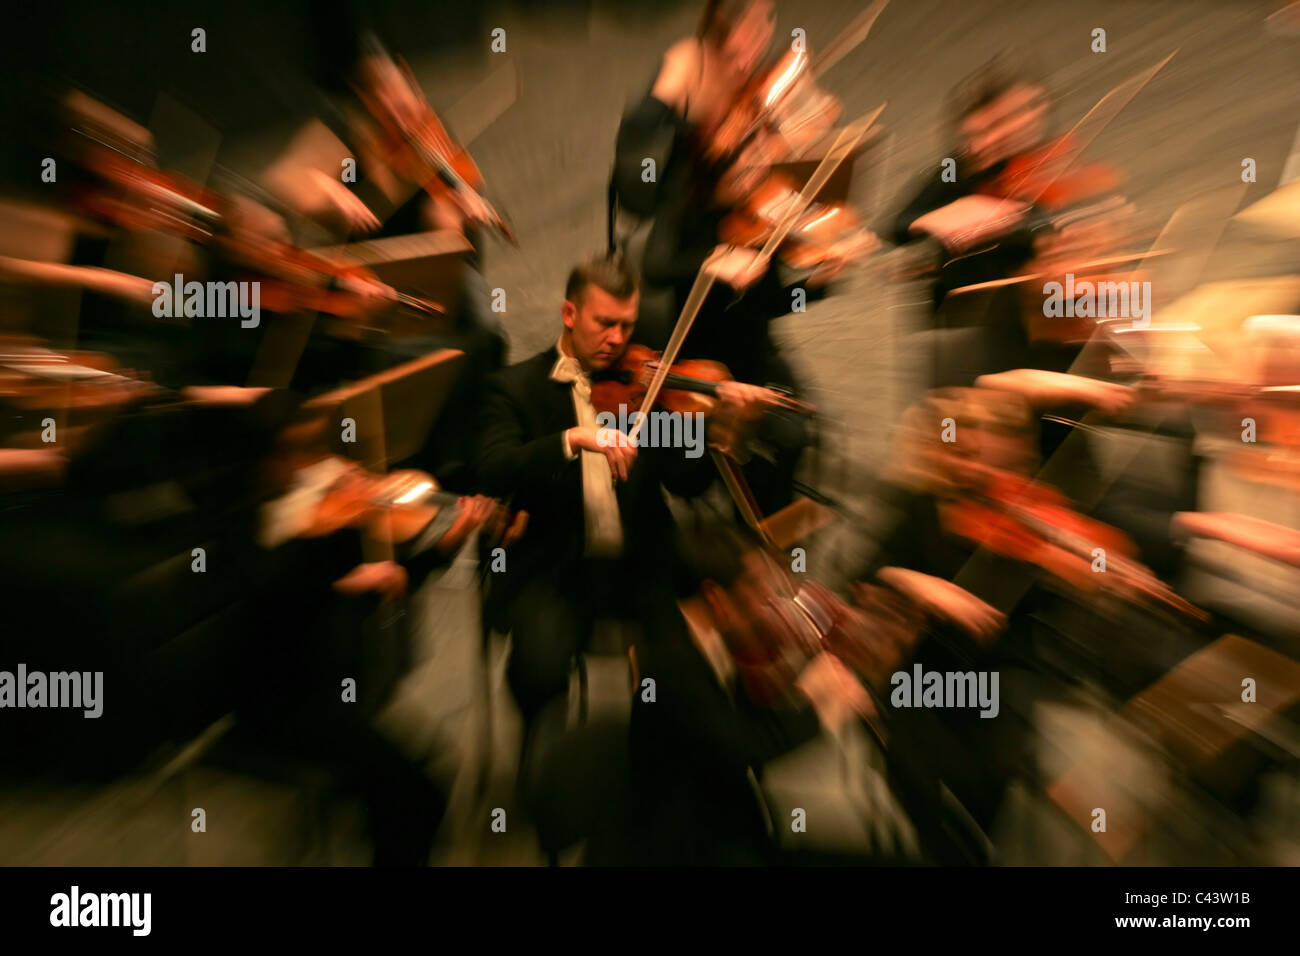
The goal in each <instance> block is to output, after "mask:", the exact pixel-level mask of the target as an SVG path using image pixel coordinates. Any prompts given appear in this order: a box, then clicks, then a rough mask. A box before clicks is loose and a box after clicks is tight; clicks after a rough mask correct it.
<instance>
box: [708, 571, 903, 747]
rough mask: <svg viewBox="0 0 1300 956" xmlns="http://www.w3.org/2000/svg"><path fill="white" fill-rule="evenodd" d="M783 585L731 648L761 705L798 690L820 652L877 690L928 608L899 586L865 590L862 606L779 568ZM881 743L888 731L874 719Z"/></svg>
mask: <svg viewBox="0 0 1300 956" xmlns="http://www.w3.org/2000/svg"><path fill="white" fill-rule="evenodd" d="M774 572H775V574H777V575H778V576H779V578H780V583H779V584H778V585H776V586H775V587H774V588H773V589H772V593H771V594H770V595H769V596H768V597H767V598H766V600H764V601H763V603H762V604H761V605H760V606H759V607H758V608H757V609H756V613H755V615H754V617H755V621H756V627H755V628H754V629H753V630H752V631H751V632H750V633H749V634H747V635H744V636H739V635H738V636H737V638H736V640H737V642H738V643H737V644H734V645H733V646H732V657H733V659H734V660H735V662H736V669H737V677H738V678H739V680H740V683H741V686H742V687H743V688H744V689H745V692H746V693H747V694H748V695H749V697H750V699H751V700H753V702H754V703H756V704H758V705H759V706H767V707H770V706H776V705H778V704H780V703H781V702H783V701H785V700H788V699H789V697H790V696H791V695H792V694H793V693H794V689H795V685H796V682H797V681H798V679H799V676H800V674H801V673H802V672H803V670H804V668H805V667H806V666H807V665H808V664H809V663H810V662H811V661H812V660H813V659H814V658H816V657H817V656H818V655H819V654H823V653H829V654H832V655H834V656H835V657H837V658H839V659H840V661H842V662H843V663H844V664H845V665H846V666H847V667H848V668H849V669H850V670H852V671H853V672H854V673H855V674H857V675H858V677H859V678H861V679H862V680H863V681H864V682H865V684H866V685H867V686H868V687H870V688H871V689H873V690H875V691H876V692H877V693H880V692H882V691H883V690H884V689H885V688H887V687H888V686H889V677H890V674H892V673H893V672H894V671H895V670H896V669H897V668H898V666H899V665H900V663H901V662H902V661H903V660H904V658H905V657H906V656H907V654H908V652H909V650H910V649H911V648H912V647H913V646H914V645H915V644H916V642H917V640H918V638H919V637H920V635H921V632H922V629H923V627H924V626H925V620H926V616H925V614H924V612H923V611H922V610H921V609H920V608H919V607H918V606H917V605H916V604H915V603H914V602H913V601H911V600H909V599H908V598H906V597H904V596H902V595H901V594H899V593H898V592H896V591H892V590H890V589H888V588H884V587H879V586H874V585H871V586H862V587H860V588H859V592H858V601H859V603H858V604H857V605H851V604H849V603H847V602H846V601H844V600H842V599H841V598H840V597H839V596H838V595H836V594H835V593H834V592H833V591H831V590H830V589H829V588H827V587H825V586H824V585H822V584H820V583H819V582H817V581H813V580H803V581H801V582H800V583H799V585H798V587H795V586H794V585H793V583H792V582H791V581H790V580H789V579H788V578H787V577H786V576H785V574H784V572H783V571H782V570H780V569H779V568H775V566H774ZM867 724H868V726H869V727H870V728H871V730H872V732H873V733H874V734H875V735H876V737H877V739H879V740H880V741H881V742H882V743H883V742H884V739H885V738H884V735H883V733H881V731H880V729H879V728H878V727H877V726H876V725H875V723H874V722H873V721H872V720H870V719H867Z"/></svg>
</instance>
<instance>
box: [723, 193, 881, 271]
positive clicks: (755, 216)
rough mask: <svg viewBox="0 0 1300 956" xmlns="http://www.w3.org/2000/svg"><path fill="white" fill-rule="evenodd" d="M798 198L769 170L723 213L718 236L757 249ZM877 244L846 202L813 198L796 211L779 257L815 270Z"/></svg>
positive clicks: (854, 255)
mask: <svg viewBox="0 0 1300 956" xmlns="http://www.w3.org/2000/svg"><path fill="white" fill-rule="evenodd" d="M799 198H800V197H799V189H798V187H797V186H796V185H795V184H794V182H793V181H791V180H790V179H789V178H788V177H785V176H782V175H780V174H779V173H773V174H771V175H770V176H768V177H767V179H766V180H764V181H763V183H762V184H761V185H760V186H759V187H758V188H756V189H755V190H753V191H752V192H751V194H750V195H749V196H748V197H747V198H746V199H745V200H744V201H743V202H742V203H740V204H739V205H738V206H736V207H735V208H733V209H732V210H731V212H729V213H728V214H727V216H726V218H725V219H723V221H722V224H721V226H720V227H719V237H720V238H721V240H722V241H723V242H725V243H728V244H730V245H734V246H747V247H749V248H761V247H762V246H763V245H764V244H765V243H766V242H767V241H768V240H769V239H770V238H771V237H772V236H773V235H774V234H775V232H776V230H777V229H778V228H779V227H780V225H781V223H782V222H783V221H784V219H785V216H786V215H787V213H788V212H789V211H790V210H791V208H792V207H793V206H794V205H795V204H796V203H797V202H798V201H799ZM878 246H879V241H878V240H877V239H876V238H875V236H874V235H872V234H871V233H870V232H868V231H867V230H866V229H865V228H864V227H863V225H862V221H861V219H859V217H858V215H857V213H856V212H854V210H853V209H852V207H850V206H849V205H848V204H846V203H838V202H837V203H818V202H814V203H811V204H810V205H808V206H807V208H805V209H804V210H803V211H802V212H800V213H798V214H797V216H796V217H795V219H794V223H793V225H792V227H791V228H790V230H789V233H788V235H787V237H786V239H785V241H784V242H783V243H782V244H781V245H780V247H779V249H778V252H777V255H778V256H779V257H780V258H781V261H783V262H784V263H785V264H786V265H788V266H790V267H791V268H794V269H813V268H815V267H816V266H818V265H820V264H821V263H822V262H825V261H826V260H827V259H831V258H838V259H856V258H859V257H861V256H863V255H866V254H868V253H871V252H873V251H875V249H876V248H877V247H878Z"/></svg>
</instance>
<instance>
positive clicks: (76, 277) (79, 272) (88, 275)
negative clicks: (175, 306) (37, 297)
mask: <svg viewBox="0 0 1300 956" xmlns="http://www.w3.org/2000/svg"><path fill="white" fill-rule="evenodd" d="M0 282H12V283H15V284H17V283H22V284H25V285H56V286H75V287H77V288H81V289H86V290H87V291H90V292H99V293H102V294H104V295H111V296H116V297H118V298H121V299H126V300H128V301H131V302H135V303H138V304H141V305H145V304H148V303H150V302H153V300H154V298H155V296H154V292H153V287H154V283H153V281H152V280H151V279H145V278H142V277H140V276H135V275H131V274H130V273H127V272H118V271H116V270H114V269H104V268H100V267H99V266H72V265H66V264H64V263H62V262H38V261H36V260H32V259H15V258H12V257H10V256H0Z"/></svg>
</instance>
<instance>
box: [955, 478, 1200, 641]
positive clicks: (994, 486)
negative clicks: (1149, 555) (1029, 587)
mask: <svg viewBox="0 0 1300 956" xmlns="http://www.w3.org/2000/svg"><path fill="white" fill-rule="evenodd" d="M969 467H970V468H971V472H970V477H971V478H973V481H971V483H970V484H969V486H968V487H967V488H966V489H965V491H964V493H963V495H962V496H961V497H959V498H957V499H955V500H952V501H948V502H945V503H944V504H943V506H942V507H941V516H942V519H943V523H944V527H945V529H946V530H947V531H948V532H949V533H950V534H953V535H956V536H957V537H960V538H964V539H965V540H967V541H970V542H971V543H973V544H975V545H977V546H979V547H981V548H986V549H987V550H989V551H991V552H993V553H994V554H997V555H1000V556H1002V557H1006V558H1011V559H1013V560H1016V561H1022V562H1024V563H1026V564H1032V565H1034V566H1035V567H1038V568H1040V569H1041V570H1043V571H1046V572H1047V573H1048V574H1050V575H1051V576H1053V577H1054V578H1056V579H1058V580H1060V581H1062V582H1064V583H1066V584H1068V585H1070V586H1071V587H1073V588H1074V589H1076V590H1078V591H1080V592H1083V593H1085V594H1098V593H1101V592H1102V591H1110V592H1113V593H1118V594H1120V595H1122V596H1124V597H1126V598H1129V599H1131V600H1137V601H1140V602H1143V603H1146V604H1148V605H1150V606H1153V607H1156V608H1158V609H1163V610H1166V611H1173V612H1176V613H1177V614H1180V615H1183V616H1185V617H1188V618H1192V619H1195V620H1199V621H1205V620H1208V615H1206V614H1205V612H1204V611H1202V610H1201V609H1200V608H1197V607H1196V606H1195V605H1193V604H1191V603H1190V602H1188V601H1186V600H1184V599H1183V598H1182V597H1180V596H1179V595H1178V594H1177V593H1175V592H1174V591H1173V589H1172V588H1170V587H1169V586H1168V585H1166V584H1165V583H1164V582H1163V581H1161V580H1160V579H1159V578H1157V577H1156V576H1155V574H1154V573H1153V572H1152V571H1151V570H1150V569H1149V568H1147V567H1146V566H1145V565H1143V564H1141V563H1140V562H1139V561H1138V560H1137V558H1136V556H1137V547H1136V545H1134V543H1133V541H1132V540H1131V539H1130V538H1129V537H1128V535H1126V534H1125V533H1124V532H1122V531H1120V530H1119V529H1117V528H1113V527H1111V526H1110V525H1107V524H1103V523H1102V522H1100V521H1096V520H1094V519H1092V518H1088V517H1086V516H1084V515H1081V514H1079V513H1078V512H1076V511H1075V510H1074V509H1072V508H1071V507H1070V505H1069V502H1068V501H1067V499H1066V498H1065V496H1064V495H1062V494H1061V493H1060V492H1059V491H1057V490H1056V489H1054V488H1052V487H1050V486H1049V485H1046V484H1043V483H1042V482H1038V481H1034V480H1032V479H1029V478H1025V477H1023V476H1021V475H1017V474H1013V473H1011V472H1007V471H1003V470H1001V469H998V468H992V467H990V466H987V465H980V464H978V463H969ZM1098 561H1101V562H1103V564H1102V566H1101V567H1100V568H1098V567H1097V562H1098Z"/></svg>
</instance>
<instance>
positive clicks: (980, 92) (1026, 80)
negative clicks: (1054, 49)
mask: <svg viewBox="0 0 1300 956" xmlns="http://www.w3.org/2000/svg"><path fill="white" fill-rule="evenodd" d="M1022 86H1029V87H1038V88H1040V89H1041V88H1043V86H1044V84H1043V81H1042V79H1040V78H1039V76H1038V72H1037V69H1036V68H1035V67H1034V66H1033V65H1031V64H1030V63H1029V62H1028V61H1027V59H1026V56H1025V55H1024V54H1023V52H1022V51H1016V52H1014V53H1002V54H999V55H998V56H995V57H994V58H993V59H991V60H989V61H988V62H987V63H985V64H984V65H983V66H981V67H980V68H979V69H978V70H976V71H975V72H974V73H972V74H971V75H970V76H967V77H966V78H965V79H963V80H962V81H961V82H960V83H958V84H957V85H956V86H954V87H953V88H952V90H951V91H950V92H949V93H948V113H949V119H950V121H951V122H952V124H953V125H954V127H955V126H957V125H958V124H960V123H961V121H962V120H964V119H966V117H968V116H970V115H971V114H972V113H975V112H978V111H979V110H982V109H984V107H986V106H990V105H992V104H993V103H996V102H997V101H998V100H1000V99H1002V97H1004V96H1006V95H1007V94H1008V93H1010V92H1011V91H1012V90H1014V89H1017V88H1019V87H1022Z"/></svg>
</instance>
